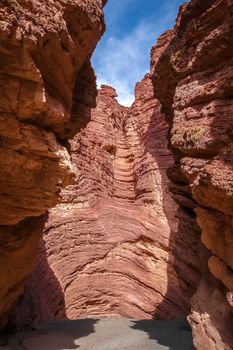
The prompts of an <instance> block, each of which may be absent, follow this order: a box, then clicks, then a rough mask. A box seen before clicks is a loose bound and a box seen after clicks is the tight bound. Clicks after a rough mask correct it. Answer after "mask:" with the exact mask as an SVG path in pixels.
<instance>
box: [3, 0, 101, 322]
mask: <svg viewBox="0 0 233 350" xmlns="http://www.w3.org/2000/svg"><path fill="white" fill-rule="evenodd" d="M103 31H104V22H103V12H102V2H101V1H99V2H93V1H79V0H68V1H63V0H59V1H47V0H46V1H43V2H41V1H36V0H35V1H30V0H17V1H16V0H2V1H1V2H0V167H1V172H0V225H1V227H0V232H1V233H0V241H1V242H2V244H1V245H0V255H1V258H0V265H1V293H0V294H1V299H0V324H1V322H5V319H6V318H5V315H6V314H7V311H8V309H9V307H10V306H11V305H12V303H13V302H14V300H15V299H16V298H17V297H18V295H19V294H20V292H19V291H22V288H23V284H24V281H25V278H26V275H27V273H28V272H30V271H31V270H32V267H33V261H34V260H35V255H36V254H35V252H36V246H37V241H38V240H39V237H40V234H41V232H42V229H41V230H39V231H40V232H38V233H37V238H36V237H35V232H34V231H33V230H31V235H30V234H29V227H30V226H28V222H30V225H32V227H34V226H36V225H37V224H38V223H40V220H41V219H40V216H42V215H43V214H45V213H46V211H47V209H48V208H51V207H53V206H55V205H56V204H57V203H58V194H59V192H60V190H61V188H64V187H65V186H67V185H68V184H71V183H72V182H73V177H74V169H73V165H72V164H71V161H70V155H69V152H68V149H67V148H66V147H65V141H64V140H66V139H68V138H70V137H71V136H73V135H74V134H76V133H77V131H78V130H79V129H80V127H81V126H82V124H86V123H87V121H88V120H89V119H90V108H91V107H94V106H95V97H96V87H95V75H94V72H93V70H92V68H91V65H90V57H91V54H92V52H93V50H94V48H95V46H96V44H97V42H98V40H99V39H100V37H101V34H102V33H103ZM62 140H63V141H62ZM32 217H34V218H35V221H34V223H33V222H32V221H33V220H32V219H30V218H32ZM28 220H29V221H28ZM30 220H32V221H30ZM7 235H8V237H9V238H8V239H7Z"/></svg>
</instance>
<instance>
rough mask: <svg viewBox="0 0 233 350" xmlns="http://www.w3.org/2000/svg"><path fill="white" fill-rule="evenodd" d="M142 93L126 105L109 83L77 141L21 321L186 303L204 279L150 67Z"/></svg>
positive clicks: (148, 310) (159, 313) (169, 312)
mask: <svg viewBox="0 0 233 350" xmlns="http://www.w3.org/2000/svg"><path fill="white" fill-rule="evenodd" d="M135 96H136V100H135V103H134V104H133V106H132V107H131V108H126V107H123V106H121V105H119V103H118V102H117V100H116V99H115V97H116V92H115V90H114V89H113V88H111V87H108V86H102V88H101V89H100V90H99V94H98V98H97V107H96V108H95V109H93V111H92V114H91V121H90V122H89V124H88V125H87V127H86V128H84V129H83V130H82V131H81V132H80V133H78V134H77V135H76V137H75V138H74V140H72V141H71V142H70V153H71V160H72V164H73V165H74V167H75V173H76V179H75V184H73V185H71V186H69V187H67V188H66V189H65V190H63V191H62V193H61V196H62V202H61V203H60V204H59V205H57V206H56V207H55V208H54V209H52V210H51V211H50V213H49V217H48V221H47V223H46V226H45V230H44V234H43V239H42V240H41V242H40V252H39V257H38V260H37V265H36V268H35V271H34V272H33V274H32V275H31V277H30V279H29V281H28V283H27V286H26V290H25V294H24V296H23V297H22V298H21V300H20V302H19V304H18V305H17V308H16V310H15V312H14V315H13V319H14V322H15V323H16V324H18V325H19V324H27V323H30V322H32V321H45V320H54V319H59V318H64V317H68V318H70V319H76V318H78V317H82V318H84V317H106V316H116V315H121V316H125V317H133V318H138V319H142V318H153V317H155V318H162V319H166V318H167V319H169V318H183V317H185V316H186V315H187V314H188V313H189V300H190V297H191V296H192V295H193V293H194V291H195V286H197V284H198V282H199V273H198V268H199V261H198V260H197V259H196V250H197V244H196V238H195V239H194V237H196V231H195V230H193V231H192V232H190V238H189V239H190V241H189V242H188V241H187V240H185V238H184V236H183V233H182V230H181V231H180V232H181V234H179V233H178V229H179V227H178V224H179V222H178V220H176V219H175V215H176V211H177V206H176V204H175V202H174V201H173V199H172V198H171V195H170V191H169V180H168V178H167V175H166V169H167V168H168V167H169V166H171V165H172V164H173V157H172V154H171V152H170V151H169V150H168V147H167V131H168V126H167V123H166V122H165V116H164V115H163V114H162V113H161V112H160V104H159V102H158V101H157V100H156V99H155V98H154V91H153V85H152V81H151V77H150V75H149V74H148V75H147V76H146V77H145V78H144V80H143V81H142V82H141V83H140V84H137V86H136V89H135ZM190 242H191V243H190ZM175 249H177V250H178V251H179V252H180V254H179V259H177V257H176V256H175V254H176V253H175ZM181 252H182V253H181ZM187 255H190V256H193V258H192V261H191V262H190V263H188V264H187ZM174 262H175V264H176V265H177V266H179V268H180V270H181V271H183V273H184V277H183V278H178V277H177V273H176V272H175V269H174Z"/></svg>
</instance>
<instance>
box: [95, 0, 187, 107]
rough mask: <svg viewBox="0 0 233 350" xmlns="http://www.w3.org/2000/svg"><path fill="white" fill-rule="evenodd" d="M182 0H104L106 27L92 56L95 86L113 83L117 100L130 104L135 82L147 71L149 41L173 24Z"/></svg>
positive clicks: (150, 44)
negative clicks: (105, 0)
mask: <svg viewBox="0 0 233 350" xmlns="http://www.w3.org/2000/svg"><path fill="white" fill-rule="evenodd" d="M183 3H184V0H108V3H107V5H106V6H105V21H106V25H107V30H106V33H105V35H104V36H103V38H102V39H101V41H100V43H99V44H98V46H97V48H96V51H95V53H94V56H93V58H92V63H93V66H94V69H95V72H96V75H97V83H98V86H100V85H101V84H108V85H111V86H113V87H114V88H116V90H117V93H118V100H119V102H120V103H121V104H123V105H126V106H129V105H131V104H132V102H133V100H134V87H135V84H136V82H138V81H140V80H142V78H143V77H144V75H145V74H146V73H147V72H148V71H149V66H150V49H151V47H152V45H154V44H155V43H156V41H157V38H158V37H159V35H160V34H162V33H163V32H164V31H165V30H167V29H170V28H172V27H173V26H174V23H175V18H176V16H177V13H178V9H179V6H180V5H182V4H183Z"/></svg>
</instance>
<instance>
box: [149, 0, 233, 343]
mask: <svg viewBox="0 0 233 350" xmlns="http://www.w3.org/2000/svg"><path fill="white" fill-rule="evenodd" d="M232 9H233V1H232V0H221V1H220V0H208V1H202V0H193V1H191V2H190V3H189V4H186V5H184V6H183V7H182V9H181V11H180V15H179V18H178V21H177V25H176V27H175V29H174V31H172V32H170V33H167V39H168V40H167V43H166V47H164V48H163V49H162V50H161V49H160V45H159V51H158V57H156V52H157V51H156V48H154V49H153V50H152V67H151V70H152V75H153V83H154V90H155V95H156V96H157V98H158V99H159V100H160V102H161V104H162V110H163V111H164V112H165V113H166V116H167V121H168V123H169V125H170V144H171V150H172V152H173V154H174V157H175V164H174V166H173V167H172V168H171V169H170V170H169V174H170V178H171V180H172V181H173V184H174V186H175V189H176V188H177V186H179V188H180V194H179V197H178V198H177V197H176V195H175V196H174V198H175V199H176V201H177V203H178V204H179V206H180V208H181V210H186V209H187V208H188V210H189V213H190V217H193V215H194V212H195V215H196V216H197V219H196V220H197V223H198V224H199V226H200V228H201V230H202V234H201V241H202V242H203V244H204V245H205V246H206V248H208V250H207V249H206V252H204V251H203V253H202V255H201V265H202V277H201V281H200V284H199V286H198V289H197V291H196V293H195V295H194V296H193V298H192V299H191V306H192V312H191V316H190V317H189V320H190V323H191V325H192V328H193V335H194V342H195V346H196V347H197V349H202V350H207V349H208V350H209V349H214V350H216V349H218V350H223V349H232V348H233V315H232V311H233V309H232V307H233V302H232V301H233V294H232V291H233V272H232V269H233V260H232V257H233V248H232V247H233V244H232V243H233V224H232V223H233V221H232V215H233V156H232V146H233V143H232V141H233V137H232V127H233V119H232V109H233V99H232V97H233V94H232V92H233V85H232V81H233V80H232V76H233V55H232V54H233V45H232V44H233V27H232V23H233V12H232ZM165 36H166V35H165ZM164 40H165V37H164V36H163V37H162V38H161V43H162V42H163V41H164ZM174 174H175V176H174ZM187 185H188V186H187ZM187 187H188V191H187ZM173 191H174V190H173ZM187 204H188V205H187ZM190 204H191V205H190ZM186 211H187V210H186ZM187 228H188V227H187ZM188 235H189V230H187V231H186V236H187V239H188Z"/></svg>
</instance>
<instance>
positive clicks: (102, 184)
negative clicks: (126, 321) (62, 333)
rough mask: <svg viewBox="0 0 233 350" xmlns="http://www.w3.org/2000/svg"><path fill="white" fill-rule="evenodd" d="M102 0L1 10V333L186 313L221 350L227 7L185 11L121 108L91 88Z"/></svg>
mask: <svg viewBox="0 0 233 350" xmlns="http://www.w3.org/2000/svg"><path fill="white" fill-rule="evenodd" d="M104 3H105V2H103V1H99V2H93V1H85V2H81V1H78V2H77V1H73V0H72V1H71V0H70V1H67V2H66V3H64V2H62V1H59V2H58V4H57V5H56V6H55V5H54V4H53V3H51V2H50V1H44V3H43V6H41V7H40V18H39V17H38V16H35V13H36V11H38V6H36V2H35V3H34V2H32V3H31V5H30V6H29V5H28V4H27V2H26V1H20V2H19V3H18V5H17V11H16V9H15V7H14V6H9V4H8V5H7V4H5V2H4V3H0V19H1V18H2V17H4V18H5V22H4V23H2V22H1V25H0V31H1V33H2V35H1V36H0V40H1V47H0V61H1V70H0V74H1V82H0V86H1V88H2V90H3V91H5V93H4V94H3V98H2V100H1V102H0V109H1V117H0V118H1V119H2V122H1V128H0V136H1V153H0V160H1V164H2V169H3V171H2V172H1V174H0V186H1V191H0V198H1V201H0V206H1V210H0V221H1V226H0V231H1V233H0V249H1V252H2V254H1V261H0V262H1V264H0V266H1V268H0V271H1V275H0V276H1V281H2V286H1V290H0V298H1V306H0V315H1V325H2V327H4V326H5V325H6V323H7V322H10V324H11V325H14V326H16V327H19V328H20V327H24V326H28V325H31V324H32V323H41V322H48V321H56V320H63V319H66V318H67V319H71V320H75V319H77V318H94V319H95V318H96V319H97V318H105V317H115V316H122V317H126V318H134V319H138V320H143V319H154V318H155V319H161V320H171V319H183V320H185V319H186V318H187V317H188V320H189V323H190V325H191V326H192V331H193V338H194V345H195V347H196V348H197V349H201V350H205V349H213V350H216V349H217V350H222V349H232V348H233V339H232V337H233V329H232V289H233V284H232V283H233V282H232V281H233V279H232V268H233V266H232V237H233V235H232V234H233V226H232V202H233V201H232V199H233V198H232V193H233V191H232V175H233V174H232V165H233V158H232V135H231V126H232V118H231V110H232V94H231V80H232V79H231V75H232V57H233V56H232V47H233V46H232V44H233V42H232V41H233V33H232V28H231V25H230V24H231V23H232V13H233V12H232V8H233V1H232V0H221V1H217V0H212V1H207V2H203V1H201V0H192V1H190V2H189V3H188V4H185V5H184V6H182V7H181V9H180V12H179V15H178V18H177V22H176V25H175V27H174V29H173V30H170V31H167V32H166V33H165V34H163V35H162V36H161V37H160V38H159V40H158V42H157V45H156V46H155V47H153V48H152V51H151V71H150V73H148V74H147V75H146V76H145V77H144V79H143V80H142V81H141V82H140V83H138V84H137V85H136V87H135V102H134V103H133V105H132V106H131V107H130V108H128V107H123V106H121V105H120V104H119V103H118V102H117V100H116V97H117V94H116V91H115V90H114V88H112V87H109V86H106V85H103V86H102V87H101V89H99V90H98V91H96V87H95V85H96V83H95V74H94V71H93V68H92V67H91V64H90V57H91V55H92V53H93V50H94V48H95V46H96V44H97V42H98V40H99V39H100V37H101V35H102V34H103V32H104V29H105V25H104V18H103V5H104ZM207 19H208V20H207ZM223 24H224V25H223ZM9 57H10V58H9ZM51 57H52V58H54V57H56V60H54V59H51ZM54 61H55V62H56V66H54ZM12 67H14V69H12ZM12 169H14V171H12ZM20 179H22V181H19V180H20ZM38 245H39V250H38ZM35 260H36V261H35ZM32 270H33V271H32ZM28 276H29V277H28Z"/></svg>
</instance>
